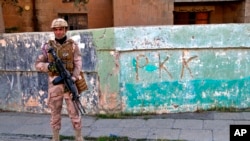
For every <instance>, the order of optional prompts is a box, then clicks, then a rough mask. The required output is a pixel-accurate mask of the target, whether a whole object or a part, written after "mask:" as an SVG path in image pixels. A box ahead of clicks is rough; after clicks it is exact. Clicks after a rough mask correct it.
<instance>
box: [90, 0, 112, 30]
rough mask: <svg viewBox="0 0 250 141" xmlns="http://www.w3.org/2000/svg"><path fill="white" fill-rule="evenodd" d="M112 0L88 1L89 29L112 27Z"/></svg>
mask: <svg viewBox="0 0 250 141" xmlns="http://www.w3.org/2000/svg"><path fill="white" fill-rule="evenodd" d="M112 1H113V0H90V2H89V4H88V24H89V28H103V27H112V26H113V2H112Z"/></svg>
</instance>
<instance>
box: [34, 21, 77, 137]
mask: <svg viewBox="0 0 250 141" xmlns="http://www.w3.org/2000/svg"><path fill="white" fill-rule="evenodd" d="M52 25H53V23H52ZM50 46H51V47H53V48H54V49H55V51H56V53H57V55H58V57H59V58H60V59H61V60H62V61H63V62H64V63H65V67H66V69H67V70H68V71H69V72H70V73H71V75H72V79H73V80H76V79H78V77H79V76H80V71H81V69H82V58H81V53H80V49H79V47H78V45H77V44H76V43H75V42H74V41H73V40H71V39H67V40H66V41H65V42H64V43H63V44H60V43H58V42H57V41H56V40H50V41H49V42H48V43H46V44H45V45H43V47H42V53H41V55H39V56H38V58H37V60H36V63H35V67H36V69H37V70H38V71H41V72H47V73H48V101H47V102H48V106H49V108H50V109H51V120H50V125H51V128H52V129H53V134H55V133H54V132H56V135H55V136H57V137H55V138H59V130H60V129H61V111H62V105H63V99H64V100H65V103H66V105H67V111H68V115H69V118H70V119H71V122H72V125H73V128H74V129H75V131H78V133H77V134H80V133H81V128H82V123H81V115H80V114H79V111H77V110H76V109H75V107H74V105H73V102H72V97H71V95H70V92H69V91H68V90H67V89H66V88H65V85H64V84H58V85H53V83H52V81H53V80H54V79H55V78H56V77H58V75H59V74H58V72H56V69H55V71H53V70H49V69H48V66H49V64H50V63H51V62H53V61H54V59H53V58H52V56H51V54H49V53H48V49H49V47H50ZM78 136H81V134H80V135H78ZM54 140H59V139H54ZM79 140H81V139H79Z"/></svg>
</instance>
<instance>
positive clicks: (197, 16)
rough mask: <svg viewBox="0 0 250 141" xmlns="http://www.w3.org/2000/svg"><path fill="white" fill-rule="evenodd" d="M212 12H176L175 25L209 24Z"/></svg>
mask: <svg viewBox="0 0 250 141" xmlns="http://www.w3.org/2000/svg"><path fill="white" fill-rule="evenodd" d="M209 17H210V12H174V24H176V25H178V24H209V23H210V19H209Z"/></svg>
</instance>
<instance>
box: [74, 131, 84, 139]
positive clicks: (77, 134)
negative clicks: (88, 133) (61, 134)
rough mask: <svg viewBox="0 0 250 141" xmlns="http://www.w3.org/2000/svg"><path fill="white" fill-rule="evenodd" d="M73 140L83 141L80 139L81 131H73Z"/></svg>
mask: <svg viewBox="0 0 250 141" xmlns="http://www.w3.org/2000/svg"><path fill="white" fill-rule="evenodd" d="M75 140H76V141H84V140H83V137H82V131H81V130H75Z"/></svg>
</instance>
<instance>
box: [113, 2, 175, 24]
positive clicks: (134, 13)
mask: <svg viewBox="0 0 250 141" xmlns="http://www.w3.org/2000/svg"><path fill="white" fill-rule="evenodd" d="M113 3H114V26H125V25H126V26H133V25H171V24H173V13H172V12H173V10H174V1H173V0H168V1H166V0H126V1H124V0H114V1H113Z"/></svg>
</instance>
